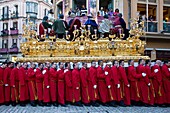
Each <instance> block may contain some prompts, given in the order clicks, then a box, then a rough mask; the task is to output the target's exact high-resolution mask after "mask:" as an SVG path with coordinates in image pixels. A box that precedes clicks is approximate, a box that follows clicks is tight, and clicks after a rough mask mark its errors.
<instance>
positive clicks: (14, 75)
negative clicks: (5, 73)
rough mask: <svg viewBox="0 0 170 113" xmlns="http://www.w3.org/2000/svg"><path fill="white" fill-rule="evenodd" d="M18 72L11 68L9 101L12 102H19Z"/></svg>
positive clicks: (16, 69)
mask: <svg viewBox="0 0 170 113" xmlns="http://www.w3.org/2000/svg"><path fill="white" fill-rule="evenodd" d="M18 72H19V69H18V68H13V69H12V71H11V75H10V86H11V101H13V102H18V100H19V96H18V95H19V94H18V93H19V82H18V79H19V78H18ZM13 86H14V87H13Z"/></svg>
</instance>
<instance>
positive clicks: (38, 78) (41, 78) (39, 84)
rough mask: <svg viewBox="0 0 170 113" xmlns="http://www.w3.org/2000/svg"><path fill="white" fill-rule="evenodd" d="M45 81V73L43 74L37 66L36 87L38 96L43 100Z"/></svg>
mask: <svg viewBox="0 0 170 113" xmlns="http://www.w3.org/2000/svg"><path fill="white" fill-rule="evenodd" d="M43 81H44V75H43V74H42V71H41V70H40V69H39V68H37V69H36V88H37V96H38V100H39V101H42V100H43Z"/></svg>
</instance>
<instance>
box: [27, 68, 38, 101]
mask: <svg viewBox="0 0 170 113" xmlns="http://www.w3.org/2000/svg"><path fill="white" fill-rule="evenodd" d="M35 79H36V76H35V72H34V69H33V68H29V69H28V89H29V95H30V100H31V101H34V100H37V91H36V84H35Z"/></svg>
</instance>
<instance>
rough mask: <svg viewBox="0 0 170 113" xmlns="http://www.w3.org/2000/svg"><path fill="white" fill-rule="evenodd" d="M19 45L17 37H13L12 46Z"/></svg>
mask: <svg viewBox="0 0 170 113" xmlns="http://www.w3.org/2000/svg"><path fill="white" fill-rule="evenodd" d="M16 47H17V39H12V47H11V48H16Z"/></svg>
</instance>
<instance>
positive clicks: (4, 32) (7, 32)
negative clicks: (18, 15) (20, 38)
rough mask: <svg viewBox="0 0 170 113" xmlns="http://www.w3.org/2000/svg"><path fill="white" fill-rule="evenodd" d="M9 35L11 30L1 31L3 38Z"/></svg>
mask: <svg viewBox="0 0 170 113" xmlns="http://www.w3.org/2000/svg"><path fill="white" fill-rule="evenodd" d="M8 35H9V30H2V31H1V36H8Z"/></svg>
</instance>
